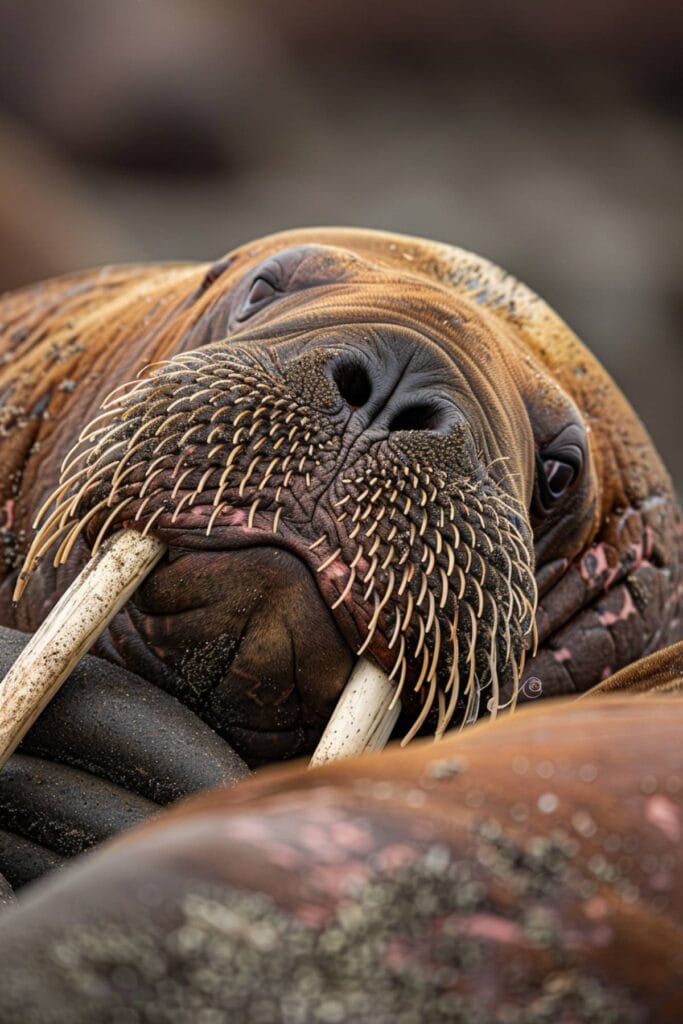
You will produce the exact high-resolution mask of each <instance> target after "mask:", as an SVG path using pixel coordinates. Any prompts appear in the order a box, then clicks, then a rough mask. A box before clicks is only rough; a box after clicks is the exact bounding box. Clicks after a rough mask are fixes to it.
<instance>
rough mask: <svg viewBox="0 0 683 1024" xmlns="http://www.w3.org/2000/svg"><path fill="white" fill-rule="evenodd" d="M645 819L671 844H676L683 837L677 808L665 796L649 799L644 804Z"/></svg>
mask: <svg viewBox="0 0 683 1024" xmlns="http://www.w3.org/2000/svg"><path fill="white" fill-rule="evenodd" d="M645 819H646V821H649V822H650V824H651V825H654V826H655V828H658V829H659V830H660V831H661V832H663V833H664V835H665V836H666V838H667V839H670V840H671V842H672V843H677V842H678V841H679V840H680V838H681V835H683V828H682V827H681V816H680V813H679V810H678V807H676V805H675V804H674V803H673V802H672V801H671V800H669V798H668V797H666V796H652V797H650V799H649V800H648V801H647V803H646V804H645Z"/></svg>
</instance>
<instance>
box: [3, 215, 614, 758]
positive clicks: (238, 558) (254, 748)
mask: <svg viewBox="0 0 683 1024" xmlns="http://www.w3.org/2000/svg"><path fill="white" fill-rule="evenodd" d="M454 254H456V256H455V257H454ZM458 254H460V255H459V258H456V257H457V255H458ZM465 257H467V258H465ZM493 271H495V273H496V274H497V275H498V276H497V278H496V288H493V287H492V281H493V280H494V278H493V277H492V272H493ZM520 288H521V286H519V285H517V284H516V282H512V283H511V284H510V283H507V282H506V279H505V277H504V276H502V275H501V274H500V272H498V271H496V270H495V268H493V270H492V268H491V267H490V265H488V264H485V263H483V262H475V258H474V257H469V256H468V255H467V254H462V253H461V251H459V250H452V249H447V248H446V247H437V246H435V245H433V243H414V242H412V241H410V242H409V241H408V240H406V239H400V238H394V237H393V236H381V235H375V234H373V233H368V232H341V231H338V232H327V233H326V234H318V233H316V232H309V233H303V235H302V233H298V234H297V235H296V236H295V237H294V238H293V239H292V238H291V237H288V236H287V235H285V236H274V237H273V238H271V239H267V240H265V242H262V243H258V244H256V245H255V246H253V247H250V248H248V249H245V250H241V251H238V252H237V253H235V254H233V255H232V256H230V257H228V258H227V259H226V260H224V261H222V262H221V263H220V264H218V265H216V266H215V267H214V268H212V269H211V270H210V271H209V272H208V274H207V275H206V277H205V279H204V281H203V282H202V285H201V286H200V289H199V292H200V293H202V294H203V293H206V291H207V289H213V290H214V293H215V294H216V297H215V299H214V300H213V302H212V304H211V306H210V315H209V313H208V312H206V311H205V312H204V314H203V315H202V316H197V317H196V318H194V319H193V320H192V323H191V326H190V327H189V328H188V329H186V330H185V332H184V335H183V337H182V339H180V342H179V343H178V344H177V345H176V347H175V354H172V355H171V356H170V358H168V359H166V360H164V361H162V362H159V363H157V364H153V365H151V366H150V367H149V368H148V369H147V370H146V372H145V374H144V375H143V376H142V377H139V378H137V379H134V380H133V381H131V382H130V383H127V384H125V385H124V386H121V387H118V388H116V390H115V391H114V392H113V394H112V395H111V396H110V397H109V398H108V399H107V400H106V401H105V402H104V404H103V407H102V411H101V412H99V413H98V414H97V415H96V416H95V418H94V419H92V421H91V422H90V423H89V425H88V426H87V427H86V428H85V429H84V430H83V431H82V433H81V436H80V440H79V442H78V444H77V445H76V447H75V448H74V449H73V450H72V452H71V453H70V454H69V456H68V457H67V458H66V459H65V461H64V464H63V470H62V478H61V481H60V484H59V486H58V488H57V489H56V491H55V492H54V493H52V494H51V495H50V498H49V500H48V501H47V502H46V503H45V505H44V508H43V511H42V513H41V517H40V524H41V528H40V531H39V533H38V535H37V537H36V539H35V541H34V543H33V545H32V548H31V550H30V552H29V555H28V558H27V562H26V568H25V573H24V579H25V578H26V576H27V575H28V574H30V572H31V571H32V570H33V569H34V568H35V567H36V565H37V564H38V563H39V561H40V560H41V558H42V556H43V555H44V554H45V553H46V552H47V550H48V549H50V548H51V547H52V546H53V545H54V544H57V543H58V547H57V549H56V555H55V564H63V563H72V564H75V562H78V561H80V564H82V563H83V560H84V558H85V557H86V552H87V550H89V551H90V552H96V551H97V549H98V548H99V547H100V546H101V545H102V543H103V542H104V540H105V539H106V538H107V536H108V535H110V534H111V533H113V532H115V531H117V530H119V529H121V528H124V527H127V528H132V529H134V530H139V531H142V532H144V533H148V534H151V535H154V536H157V537H158V538H160V539H161V540H162V541H163V542H164V543H165V544H166V545H167V546H168V550H167V554H166V556H165V557H164V559H163V560H162V561H161V562H160V563H159V564H158V565H157V567H156V568H155V569H154V570H153V572H152V573H151V575H150V576H149V577H148V579H147V580H146V581H145V582H144V583H143V584H142V586H141V587H140V589H139V590H138V591H137V593H136V595H135V597H134V598H133V600H132V602H131V603H130V604H129V605H128V606H127V608H126V610H125V612H124V613H122V614H121V615H119V616H118V617H117V618H116V619H115V620H114V623H113V624H112V626H111V628H110V630H109V634H108V635H107V637H106V639H105V640H104V641H103V647H102V648H101V650H103V652H104V653H105V654H109V655H110V656H112V657H115V658H117V659H119V660H120V659H123V660H124V661H125V662H126V663H127V664H129V665H130V666H131V667H134V668H135V670H136V671H137V672H138V673H140V674H142V675H145V676H148V677H149V678H151V679H153V680H154V681H156V682H160V683H161V685H163V686H164V687H165V688H166V689H168V690H170V691H171V692H173V693H175V694H176V695H178V696H179V697H180V698H181V699H182V700H183V701H184V702H185V703H188V704H189V705H190V706H191V707H193V708H194V709H195V710H196V711H197V712H198V713H199V714H200V715H201V716H202V717H203V718H204V719H205V720H206V721H208V722H209V723H210V724H211V725H213V726H214V728H216V729H217V730H218V731H219V732H221V733H222V734H223V735H224V736H225V737H226V738H227V739H228V740H229V741H230V742H231V743H232V744H233V745H234V746H235V748H236V749H237V750H238V751H239V752H241V753H242V754H243V755H244V756H245V757H246V758H247V759H248V760H249V761H251V762H252V763H255V762H262V761H264V760H274V759H278V758H283V757H291V756H294V755H297V754H300V753H304V752H305V751H307V750H310V749H312V747H313V746H314V744H315V742H316V740H317V738H318V737H319V735H320V732H321V730H322V728H323V727H324V724H325V722H326V721H327V720H328V718H329V716H330V714H331V711H332V709H333V707H334V705H335V702H336V700H337V698H338V696H339V694H340V693H341V691H342V689H343V687H344V684H345V682H346V680H347V678H348V676H349V674H350V672H351V669H352V666H353V663H354V659H355V658H356V657H357V656H358V655H359V654H362V653H364V652H367V653H368V654H370V655H371V656H372V658H373V659H374V660H375V661H376V662H377V663H378V664H379V665H381V666H382V668H383V669H384V670H385V672H386V673H387V675H388V677H389V679H390V680H391V681H392V683H393V684H394V686H395V694H396V697H397V699H399V698H400V701H401V704H402V706H403V717H404V723H403V725H404V729H403V732H404V735H407V736H408V737H411V736H413V735H415V734H416V733H417V732H419V731H426V730H428V731H430V732H432V733H434V734H436V735H437V736H439V735H441V734H442V733H443V732H444V730H445V729H446V728H447V727H449V726H450V725H454V724H463V723H466V722H469V721H473V720H474V719H476V718H477V717H478V716H480V715H482V714H484V713H486V712H489V713H491V714H493V715H495V714H496V713H497V712H498V711H499V710H500V709H503V708H506V707H510V706H512V705H514V703H515V701H516V699H517V695H518V690H519V684H520V678H521V677H522V670H523V665H524V660H525V654H526V651H527V650H528V649H529V648H530V647H533V645H534V643H535V640H534V635H535V621H536V620H535V615H536V602H537V587H536V576H538V574H539V573H540V572H542V570H543V568H544V567H545V566H556V565H557V564H558V560H559V561H561V562H563V564H564V565H565V567H566V565H567V564H569V562H571V560H572V559H573V558H574V557H575V555H576V554H577V552H580V551H581V550H582V549H584V548H585V546H586V544H587V542H588V541H589V540H590V538H591V537H592V536H593V534H594V533H595V529H596V523H597V521H598V519H599V517H600V514H601V510H600V495H599V490H598V483H597V475H596V467H595V453H594V446H593V445H592V444H591V436H590V429H589V427H588V426H587V421H586V418H585V415H584V413H582V412H581V411H580V410H579V408H578V407H577V404H576V403H575V401H574V400H573V398H572V397H571V395H570V393H569V392H568V391H567V390H566V389H565V388H563V387H561V386H560V385H559V384H558V383H557V380H556V377H555V375H554V374H553V373H552V371H551V370H550V369H549V368H548V366H547V365H546V364H545V363H544V361H543V359H541V358H539V356H538V353H537V352H535V351H534V348H533V346H531V345H530V344H529V339H528V335H529V328H528V323H526V325H525V322H524V319H523V317H522V316H521V313H520V317H519V319H517V318H516V314H515V309H514V295H515V294H517V297H518V298H519V289H520ZM506 289H507V291H506ZM515 289H517V292H516V293H515ZM524 294H525V295H526V294H527V293H526V292H525V293H524ZM501 295H502V296H503V298H501ZM511 296H513V298H512V299H511ZM193 298H196V296H194V297H190V298H189V300H188V301H189V302H190V304H191V302H192V299H193ZM532 300H533V301H538V300H536V299H535V297H532ZM499 307H504V312H505V315H500V308H499ZM543 309H544V311H545V310H546V307H543ZM565 330H566V329H565ZM577 345H578V342H577ZM582 351H583V350H582ZM22 585H23V584H22ZM20 589H21V588H20Z"/></svg>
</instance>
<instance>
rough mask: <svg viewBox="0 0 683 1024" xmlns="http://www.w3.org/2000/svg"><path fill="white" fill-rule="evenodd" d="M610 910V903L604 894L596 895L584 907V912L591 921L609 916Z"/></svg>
mask: <svg viewBox="0 0 683 1024" xmlns="http://www.w3.org/2000/svg"><path fill="white" fill-rule="evenodd" d="M608 911H609V903H608V902H607V900H606V899H605V898H604V897H603V896H594V897H593V899H591V900H588V902H587V903H586V904H584V908H583V912H584V914H585V915H586V917H587V918H589V920H591V921H600V920H601V919H602V918H603V917H607V913H608Z"/></svg>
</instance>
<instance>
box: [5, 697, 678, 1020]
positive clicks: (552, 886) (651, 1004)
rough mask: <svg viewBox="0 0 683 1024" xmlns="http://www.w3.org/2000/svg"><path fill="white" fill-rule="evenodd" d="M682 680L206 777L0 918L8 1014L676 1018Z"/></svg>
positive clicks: (147, 1017)
mask: <svg viewBox="0 0 683 1024" xmlns="http://www.w3.org/2000/svg"><path fill="white" fill-rule="evenodd" d="M682 729H683V700H680V699H678V700H677V699H672V698H669V699H666V698H662V697H646V698H640V699H639V698H636V697H627V698H601V699H595V700H594V701H585V702H581V703H579V704H575V703H566V702H562V703H555V702H553V703H549V704H546V705H541V706H538V707H537V708H534V709H533V710H528V711H526V712H524V713H521V714H519V715H517V716H515V717H514V718H513V719H508V720H507V721H506V722H505V723H502V722H501V723H495V724H493V725H480V726H475V727H473V728H472V729H470V730H468V731H467V732H466V733H464V734H462V735H460V736H457V737H452V738H448V739H446V740H443V741H441V742H440V743H439V744H438V745H436V746H435V745H434V744H432V743H430V742H425V741H423V742H420V743H418V744H416V745H414V746H413V747H412V748H409V749H408V750H405V751H398V750H395V751H393V752H385V753H384V754H382V755H374V756H366V757H364V758H362V759H358V760H354V761H350V762H347V763H339V764H337V765H335V766H332V767H329V768H327V769H321V770H317V771H315V772H306V771H303V770H301V769H297V768H291V769H279V770H276V771H269V772H267V773H265V774H262V775H261V776H260V777H259V778H258V779H255V780H254V781H253V782H250V783H245V784H243V785H241V786H240V787H238V788H237V789H236V790H232V791H226V790H216V791H214V792H212V793H208V794H206V795H205V796H200V797H197V798H194V799H193V800H191V801H190V802H188V803H185V804H182V805H179V806H178V807H177V809H175V810H172V811H169V812H167V813H166V814H165V815H164V817H163V818H161V819H160V820H159V821H158V822H156V823H151V824H149V825H146V826H142V827H141V828H139V829H137V830H136V831H135V832H133V833H131V834H129V835H128V836H127V837H125V838H122V839H119V840H115V841H114V842H112V843H110V844H109V845H108V847H107V848H106V849H103V850H102V851H101V852H100V853H99V854H97V855H95V856H94V857H92V858H91V859H90V860H89V861H88V862H85V861H84V862H82V863H80V864H78V865H77V866H76V865H74V867H73V868H71V869H69V870H67V871H65V872H64V874H63V875H62V876H61V877H60V878H55V879H54V880H53V881H51V882H48V883H42V884H41V885H40V886H37V887H35V888H34V890H33V891H32V893H31V894H28V893H27V895H26V897H25V898H24V900H23V901H22V903H21V904H20V906H19V907H17V908H16V909H15V910H10V911H8V912H6V914H5V916H4V917H3V918H2V919H0V1019H2V1021H3V1022H4V1024H37V1022H40V1024H52V1022H54V1024H57V1022H59V1024H86V1022H91V1021H101V1022H103V1024H104V1022H112V1024H113V1022H114V1021H117V1022H118V1021H120V1020H123V1019H125V1020H134V1021H136V1022H140V1024H143V1022H144V1024H147V1022H150V1024H151V1022H154V1024H161V1022H163V1024H171V1022H184V1021H187V1020H190V1019H192V1018H196V1019H197V1020H201V1021H213V1020H216V1021H218V1020H224V1019H234V1020H240V1021H244V1022H245V1024H246V1022H249V1024H251V1022H261V1021H268V1022H282V1024H285V1022H291V1021H297V1022H301V1024H309V1022H310V1024H313V1022H330V1021H340V1022H341V1021H355V1022H358V1024H361V1022H368V1024H370V1022H373V1024H375V1022H376V1024H393V1022H395V1021H403V1022H408V1021H429V1022H430V1024H439V1022H444V1024H445V1022H451V1024H452V1022H462V1024H465V1022H467V1024H471V1022H473V1021H482V1022H484V1021H485V1022H487V1024H488V1022H501V1024H502V1022H506V1024H507V1022H513V1024H517V1022H519V1024H522V1022H524V1024H541V1022H547V1021H553V1022H555V1021H563V1022H564V1021H567V1022H570V1021H571V1022H580V1024H606V1022H614V1024H617V1022H618V1024H636V1022H640V1024H643V1022H650V1024H668V1022H670V1024H674V1022H678V1021H680V1020H681V1018H682V1016H683V877H682V868H681V857H680V843H681V839H682V837H683V749H682V748H681V743H680V737H681V730H682Z"/></svg>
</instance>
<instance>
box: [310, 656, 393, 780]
mask: <svg viewBox="0 0 683 1024" xmlns="http://www.w3.org/2000/svg"><path fill="white" fill-rule="evenodd" d="M394 696H395V692H394V687H393V686H392V685H391V683H390V682H389V679H388V677H387V675H386V673H385V672H384V671H383V670H382V669H381V668H378V667H377V665H375V664H373V663H372V662H371V661H368V660H367V658H360V659H359V661H358V662H357V664H356V667H355V668H354V670H353V672H352V673H351V678H350V679H349V681H348V683H347V684H346V686H345V687H344V691H343V693H342V695H341V697H340V698H339V701H338V703H337V706H336V708H335V709H334V712H333V714H332V717H331V718H330V720H329V722H328V723H327V727H326V729H325V732H324V733H323V734H322V737H321V739H320V742H319V743H318V746H317V747H316V748H315V751H314V753H313V757H312V758H311V763H310V765H309V768H317V767H319V766H320V765H322V764H326V763H327V762H328V761H338V760H340V759H341V758H344V757H353V756H354V755H355V754H362V753H364V752H365V751H366V750H382V749H383V748H384V747H385V746H386V744H387V743H388V741H389V737H390V736H391V733H392V731H393V728H394V726H395V725H396V721H397V719H398V716H399V713H400V710H401V707H400V704H399V702H398V701H393V698H394ZM392 703H393V707H392Z"/></svg>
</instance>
